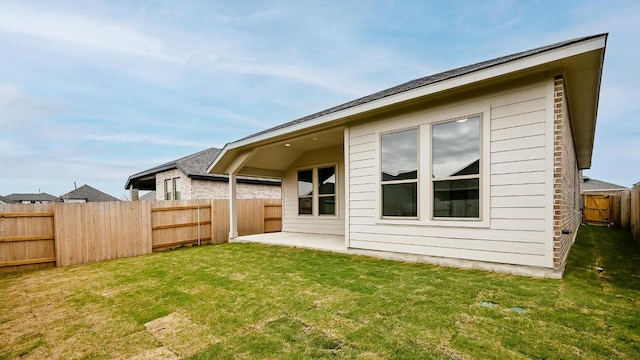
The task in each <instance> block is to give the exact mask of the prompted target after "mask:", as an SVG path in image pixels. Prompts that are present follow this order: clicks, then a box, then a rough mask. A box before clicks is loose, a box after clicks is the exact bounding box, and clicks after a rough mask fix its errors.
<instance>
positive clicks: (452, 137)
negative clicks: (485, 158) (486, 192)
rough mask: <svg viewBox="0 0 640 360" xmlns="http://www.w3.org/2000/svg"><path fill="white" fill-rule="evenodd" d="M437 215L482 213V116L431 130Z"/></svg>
mask: <svg viewBox="0 0 640 360" xmlns="http://www.w3.org/2000/svg"><path fill="white" fill-rule="evenodd" d="M431 135H432V139H431V146H432V152H431V168H432V181H433V217H434V218H479V217H480V117H479V116H475V117H470V118H464V119H460V120H455V121H450V122H446V123H440V124H435V125H433V127H432V131H431Z"/></svg>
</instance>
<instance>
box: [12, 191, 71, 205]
mask: <svg viewBox="0 0 640 360" xmlns="http://www.w3.org/2000/svg"><path fill="white" fill-rule="evenodd" d="M5 197H6V198H7V199H9V200H11V201H13V202H14V203H19V204H46V203H52V202H58V201H60V198H58V197H56V196H53V195H50V194H47V193H38V194H11V195H7V196H5Z"/></svg>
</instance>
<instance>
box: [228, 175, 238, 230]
mask: <svg viewBox="0 0 640 360" xmlns="http://www.w3.org/2000/svg"><path fill="white" fill-rule="evenodd" d="M236 190H237V186H236V173H233V172H232V173H229V240H231V239H235V238H237V237H238V203H237V199H236Z"/></svg>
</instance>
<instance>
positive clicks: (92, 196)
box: [60, 184, 120, 203]
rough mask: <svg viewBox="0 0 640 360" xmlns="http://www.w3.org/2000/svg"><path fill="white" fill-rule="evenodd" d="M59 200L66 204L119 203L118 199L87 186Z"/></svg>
mask: <svg viewBox="0 0 640 360" xmlns="http://www.w3.org/2000/svg"><path fill="white" fill-rule="evenodd" d="M60 199H61V200H62V201H63V202H66V203H78V202H100V201H120V199H118V198H116V197H113V196H111V195H109V194H105V193H103V192H102V191H100V190H97V189H95V188H92V187H91V186H89V185H87V184H85V185H82V186H80V187H79V188H77V189H74V190H73V191H70V192H68V193H66V194H64V195H62V196H60Z"/></svg>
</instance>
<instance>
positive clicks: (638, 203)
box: [629, 183, 640, 241]
mask: <svg viewBox="0 0 640 360" xmlns="http://www.w3.org/2000/svg"><path fill="white" fill-rule="evenodd" d="M629 203H630V208H631V209H630V215H631V220H630V228H631V234H632V235H633V238H634V239H636V240H637V241H640V183H638V184H636V185H635V186H634V187H633V188H632V189H631V196H630V201H629Z"/></svg>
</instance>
